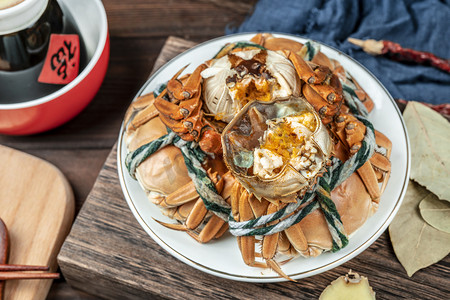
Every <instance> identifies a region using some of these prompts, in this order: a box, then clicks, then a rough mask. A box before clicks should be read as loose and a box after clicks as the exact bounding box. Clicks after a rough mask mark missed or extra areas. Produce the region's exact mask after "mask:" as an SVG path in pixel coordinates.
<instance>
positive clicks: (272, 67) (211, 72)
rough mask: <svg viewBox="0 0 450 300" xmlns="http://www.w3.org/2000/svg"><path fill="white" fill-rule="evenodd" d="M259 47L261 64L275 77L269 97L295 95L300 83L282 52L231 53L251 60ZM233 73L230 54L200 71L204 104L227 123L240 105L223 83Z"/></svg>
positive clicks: (239, 108)
mask: <svg viewBox="0 0 450 300" xmlns="http://www.w3.org/2000/svg"><path fill="white" fill-rule="evenodd" d="M261 51H266V52H267V56H266V58H265V68H266V70H267V71H269V73H270V75H271V76H272V77H273V79H274V80H275V84H274V85H275V86H272V87H271V91H270V93H271V97H270V99H275V98H283V97H288V96H290V95H299V93H300V87H301V84H300V82H299V80H298V78H297V75H296V71H295V69H294V66H293V65H292V63H291V62H290V61H289V60H288V59H287V58H286V57H284V56H283V55H281V54H279V53H277V52H275V51H270V50H261V49H252V50H243V51H238V52H234V53H232V55H235V56H238V57H240V58H242V59H244V60H245V61H246V62H248V63H249V64H251V63H252V62H253V59H254V57H255V56H256V55H258V54H260V53H261ZM236 74H238V71H236V70H235V69H233V68H232V63H231V61H230V54H228V55H225V56H223V57H221V58H219V59H214V60H212V61H211V62H210V66H209V68H207V69H205V70H204V71H203V72H202V73H201V75H202V77H203V78H204V84H203V96H204V102H205V104H206V107H207V108H208V110H209V111H210V112H211V113H212V114H213V115H214V116H216V118H217V119H220V120H222V121H225V122H227V123H228V122H230V121H231V119H232V118H233V117H234V116H235V115H236V113H237V112H239V111H240V110H241V109H242V107H243V105H241V103H240V102H239V101H237V100H236V99H235V96H234V95H233V92H231V91H230V89H229V88H228V86H227V78H231V77H233V76H235V75H236ZM259 75H260V74H258V76H259Z"/></svg>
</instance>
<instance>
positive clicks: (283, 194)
mask: <svg viewBox="0 0 450 300" xmlns="http://www.w3.org/2000/svg"><path fill="white" fill-rule="evenodd" d="M305 111H307V112H310V113H312V114H313V115H314V118H315V120H316V124H317V125H316V128H315V130H314V132H313V133H312V135H311V137H310V139H311V141H312V142H313V144H314V145H315V146H316V148H317V149H318V150H319V152H318V155H321V157H322V164H320V165H319V166H318V168H320V170H316V171H317V173H316V175H315V176H313V177H311V178H306V177H304V176H303V175H302V174H301V173H300V172H299V171H297V170H296V169H295V168H294V167H293V166H292V165H291V164H289V163H287V164H285V165H284V166H283V167H282V169H281V171H280V172H279V173H278V174H276V175H275V176H274V177H272V178H267V179H263V178H260V177H259V176H256V175H248V174H247V170H248V168H250V165H248V166H243V165H245V164H246V162H245V160H246V158H245V155H246V154H247V155H249V153H253V149H254V148H256V147H258V146H259V138H260V137H261V136H262V135H263V133H264V130H265V129H261V127H264V126H263V125H262V124H265V120H270V119H275V118H282V117H285V116H291V115H296V114H299V113H301V112H305ZM258 118H260V119H259V120H255V119H258ZM222 147H223V150H224V160H225V164H226V165H227V167H228V168H229V169H230V170H231V172H232V174H233V175H234V176H235V177H236V178H237V179H238V180H239V182H240V183H241V184H242V185H243V186H244V187H245V188H246V189H247V191H249V192H250V193H252V194H254V195H255V196H256V197H257V198H258V199H261V197H264V198H266V199H268V200H286V201H289V200H291V201H292V200H294V199H295V198H296V196H297V195H301V194H302V193H304V192H306V190H308V188H309V187H311V185H313V184H314V183H315V181H316V178H317V176H320V174H321V173H322V172H323V171H324V169H325V164H326V161H327V160H328V159H329V157H330V155H331V151H332V149H333V142H332V140H331V138H330V136H329V134H328V131H327V129H326V128H325V126H324V125H323V124H322V122H321V121H320V117H319V115H318V114H317V113H316V111H315V110H314V108H313V107H312V106H311V105H310V104H309V103H308V102H307V101H306V100H305V99H304V98H301V97H289V98H287V99H278V100H274V101H271V102H261V101H253V102H250V103H248V104H247V105H246V106H245V107H244V108H243V109H242V110H241V111H240V112H239V113H238V114H237V115H236V117H235V118H234V119H233V120H232V121H231V122H230V123H229V124H228V125H227V127H225V129H224V131H223V134H222ZM242 161H244V162H243V163H241V162H242ZM251 164H252V163H251Z"/></svg>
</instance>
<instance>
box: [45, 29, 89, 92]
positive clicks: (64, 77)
mask: <svg viewBox="0 0 450 300" xmlns="http://www.w3.org/2000/svg"><path fill="white" fill-rule="evenodd" d="M79 67H80V40H79V38H78V35H77V34H52V35H51V36H50V44H49V47H48V51H47V56H46V58H45V62H44V66H43V67H42V71H41V74H40V75H39V79H38V81H39V82H42V83H52V84H67V83H69V82H71V81H72V80H73V79H75V77H77V75H78V71H79Z"/></svg>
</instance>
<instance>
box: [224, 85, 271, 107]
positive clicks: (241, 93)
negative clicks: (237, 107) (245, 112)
mask: <svg viewBox="0 0 450 300" xmlns="http://www.w3.org/2000/svg"><path fill="white" fill-rule="evenodd" d="M272 85H273V84H270V83H269V81H267V80H258V81H256V82H255V81H254V80H250V81H248V82H237V83H236V85H235V86H234V87H232V88H230V91H231V92H233V93H235V94H234V99H236V100H237V101H239V103H240V104H241V106H244V105H245V104H247V103H248V102H250V101H253V100H259V101H265V102H268V101H271V100H272Z"/></svg>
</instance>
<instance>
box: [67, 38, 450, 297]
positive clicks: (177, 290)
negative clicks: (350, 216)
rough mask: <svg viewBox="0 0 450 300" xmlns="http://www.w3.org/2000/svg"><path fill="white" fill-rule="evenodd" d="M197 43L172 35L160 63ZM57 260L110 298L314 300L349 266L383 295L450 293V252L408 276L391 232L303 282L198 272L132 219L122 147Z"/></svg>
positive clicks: (77, 281) (80, 284) (76, 282)
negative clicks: (119, 163)
mask: <svg viewBox="0 0 450 300" xmlns="http://www.w3.org/2000/svg"><path fill="white" fill-rule="evenodd" d="M183 45H185V46H184V47H183ZM191 45H192V43H186V44H183V41H182V40H180V39H169V40H168V42H167V43H166V45H165V47H164V49H163V51H162V53H163V54H162V55H161V56H160V59H158V60H157V65H159V64H160V63H162V62H163V61H165V60H167V59H169V58H170V57H172V56H174V55H175V54H176V53H179V52H181V51H182V50H184V49H185V48H186V47H189V46H191ZM163 55H164V56H163ZM58 260H59V264H60V266H61V270H62V271H63V273H64V275H65V277H66V279H67V281H68V282H69V283H70V284H71V285H72V286H73V287H75V288H79V289H82V290H84V291H86V292H89V293H92V294H95V295H97V296H99V297H102V298H106V299H141V298H151V299H153V298H155V299H186V298H188V299H200V298H203V299H205V298H220V299H246V298H260V299H274V298H277V299H278V298H279V299H292V298H295V299H312V298H313V299H314V298H317V297H318V296H319V295H320V293H321V291H322V290H323V289H324V288H325V287H326V286H327V285H328V284H329V283H330V282H331V281H332V280H334V279H335V278H336V277H338V276H340V275H343V274H345V273H346V272H347V271H348V269H353V270H355V271H357V272H359V273H360V274H362V275H365V276H368V277H369V280H370V283H371V285H372V286H373V288H374V290H375V292H376V293H377V296H378V299H398V298H406V299H443V298H445V296H446V295H449V294H450V286H449V284H448V274H449V272H450V258H449V257H446V258H445V259H444V260H442V261H441V262H439V263H437V264H435V265H433V266H431V267H429V268H426V269H424V270H421V271H418V272H417V273H416V274H415V275H414V276H413V277H412V278H409V277H408V276H407V275H406V272H405V271H404V269H403V267H402V266H401V265H400V263H399V262H398V260H397V259H396V257H395V254H394V252H393V249H392V246H391V244H390V241H389V235H388V233H387V232H385V233H383V234H382V236H381V237H380V238H379V239H378V240H377V241H376V242H375V243H374V244H373V245H372V246H371V247H369V248H368V249H367V250H366V251H364V252H363V253H361V254H360V255H359V256H357V257H356V258H354V259H352V260H351V261H349V262H347V263H345V264H343V265H342V266H340V267H337V268H335V269H333V270H330V271H328V272H325V273H322V274H319V275H316V276H313V277H310V278H306V279H302V280H300V281H299V282H298V283H291V282H284V283H274V284H251V283H244V282H234V281H230V280H225V279H221V278H217V277H214V276H211V275H208V274H205V273H203V272H200V271H197V270H195V269H193V268H192V267H189V266H187V265H185V264H183V263H181V262H180V261H178V260H177V259H175V258H173V257H172V256H171V255H169V254H168V253H166V251H165V250H163V249H162V248H161V247H159V246H158V245H157V244H156V243H155V242H154V241H153V240H152V239H151V238H150V237H149V236H148V235H147V234H146V233H145V232H144V230H143V229H142V228H141V227H140V226H139V224H138V223H137V221H136V220H135V218H134V217H133V215H132V213H131V211H130V210H129V208H128V206H127V204H126V202H125V200H124V199H123V194H122V191H121V189H120V185H119V183H118V179H117V170H116V147H114V148H113V150H112V151H111V153H110V154H109V155H108V158H107V161H106V163H105V165H104V166H103V168H102V170H101V172H100V175H99V177H98V179H97V181H96V183H95V185H94V188H93V190H92V191H91V193H90V194H89V196H88V198H87V200H86V202H85V205H84V206H83V208H82V209H81V211H80V213H79V215H78V218H77V220H76V222H75V224H74V226H73V228H72V232H71V233H70V235H69V236H68V238H67V240H66V242H65V244H64V246H63V248H62V250H61V252H60V255H59V257H58Z"/></svg>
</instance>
